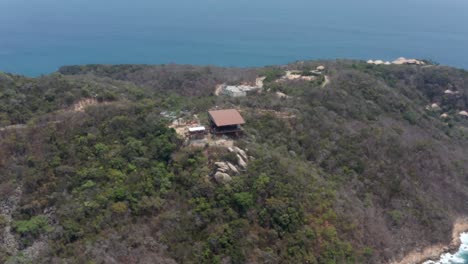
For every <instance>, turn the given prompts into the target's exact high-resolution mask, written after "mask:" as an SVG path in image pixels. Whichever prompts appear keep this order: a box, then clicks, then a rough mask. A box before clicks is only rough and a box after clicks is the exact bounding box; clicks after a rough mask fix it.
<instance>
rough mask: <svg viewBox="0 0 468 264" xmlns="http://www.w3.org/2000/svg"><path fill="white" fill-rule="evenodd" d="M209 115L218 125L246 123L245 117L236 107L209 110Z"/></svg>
mask: <svg viewBox="0 0 468 264" xmlns="http://www.w3.org/2000/svg"><path fill="white" fill-rule="evenodd" d="M208 115H209V117H210V119H211V120H212V121H213V123H214V124H215V125H216V126H217V127H222V126H233V125H243V124H245V120H244V118H243V117H242V116H241V114H240V113H239V111H237V110H236V109H224V110H213V111H208Z"/></svg>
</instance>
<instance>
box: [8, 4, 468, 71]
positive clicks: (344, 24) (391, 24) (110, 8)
mask: <svg viewBox="0 0 468 264" xmlns="http://www.w3.org/2000/svg"><path fill="white" fill-rule="evenodd" d="M466 14H468V1H466V0H444V1H442V0H393V1H384V0H354V1H349V0H327V1H315V0H289V1H279V0H236V1H228V0H198V1H193V0H171V1H162V0H133V1H127V0H112V1H110V0H100V1H95V0H67V1H63V0H41V1H29V0H0V71H5V72H13V73H19V74H25V75H29V76H37V75H40V74H47V73H50V72H53V71H56V70H57V68H58V67H60V66H62V65H70V64H89V63H103V64H126V63H130V64H164V63H182V64H198V65H206V64H210V65H220V66H262V65H272V64H283V63H287V62H292V61H296V60H305V59H335V58H354V59H365V60H367V59H382V60H392V59H395V58H397V57H400V56H404V57H409V58H426V59H432V60H434V61H437V62H440V63H442V64H447V65H451V66H455V67H461V68H468V52H467V47H468V16H467V15H466Z"/></svg>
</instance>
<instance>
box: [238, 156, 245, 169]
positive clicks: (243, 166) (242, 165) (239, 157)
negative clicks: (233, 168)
mask: <svg viewBox="0 0 468 264" xmlns="http://www.w3.org/2000/svg"><path fill="white" fill-rule="evenodd" d="M237 160H238V161H237V162H238V163H239V166H241V168H242V169H247V163H246V162H245V161H244V160H243V159H242V157H241V156H240V155H239V154H237Z"/></svg>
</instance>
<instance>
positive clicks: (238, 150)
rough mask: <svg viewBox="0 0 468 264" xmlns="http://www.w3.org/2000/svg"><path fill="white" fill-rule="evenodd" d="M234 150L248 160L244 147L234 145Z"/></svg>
mask: <svg viewBox="0 0 468 264" xmlns="http://www.w3.org/2000/svg"><path fill="white" fill-rule="evenodd" d="M234 151H235V152H236V153H237V154H239V155H241V157H242V158H243V159H244V160H248V159H249V158H248V157H247V154H246V153H245V151H243V150H242V149H240V148H238V147H234Z"/></svg>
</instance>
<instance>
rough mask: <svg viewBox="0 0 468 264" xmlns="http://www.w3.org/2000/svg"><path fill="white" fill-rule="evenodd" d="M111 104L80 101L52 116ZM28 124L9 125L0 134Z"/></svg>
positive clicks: (92, 99) (20, 128) (90, 99)
mask: <svg viewBox="0 0 468 264" xmlns="http://www.w3.org/2000/svg"><path fill="white" fill-rule="evenodd" d="M110 103H111V102H99V101H98V100H97V99H95V98H86V99H83V100H80V101H78V102H77V103H75V104H73V105H72V106H70V107H68V108H65V109H60V110H57V111H54V112H52V113H50V114H66V113H78V112H84V111H85V109H86V107H88V106H93V105H102V104H110ZM62 121H63V120H61V121H49V122H47V123H46V124H51V123H52V124H54V123H61V122H62ZM44 125H45V124H41V126H44ZM27 127H28V125H27V124H14V125H8V126H4V127H0V132H3V131H11V130H22V129H25V128H27Z"/></svg>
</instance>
